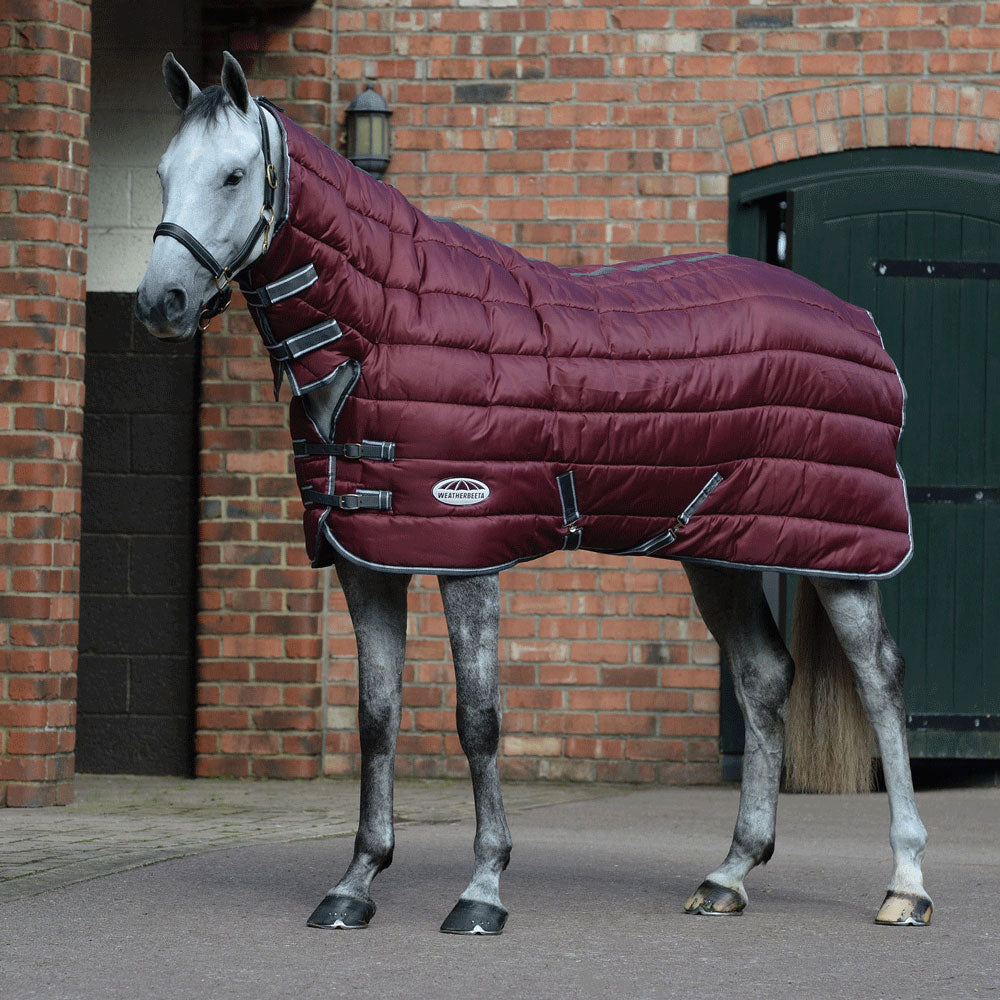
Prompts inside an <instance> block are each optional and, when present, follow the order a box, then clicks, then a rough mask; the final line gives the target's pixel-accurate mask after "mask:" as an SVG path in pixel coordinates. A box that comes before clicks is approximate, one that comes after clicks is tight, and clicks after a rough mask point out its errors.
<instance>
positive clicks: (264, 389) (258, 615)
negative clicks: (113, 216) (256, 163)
mask: <svg viewBox="0 0 1000 1000" xmlns="http://www.w3.org/2000/svg"><path fill="white" fill-rule="evenodd" d="M277 16H278V15H268V12H267V11H266V10H265V11H262V12H259V13H256V14H253V13H251V14H249V15H248V14H247V5H246V4H243V3H220V2H216V3H209V4H206V6H205V8H204V11H203V19H204V20H203V24H204V39H203V51H204V52H205V54H206V60H205V66H204V67H203V70H204V71H203V73H202V80H201V81H200V82H203V83H205V84H209V83H215V82H217V81H218V79H219V71H220V69H221V64H222V51H223V50H224V49H228V50H229V51H231V52H232V53H233V54H234V55H235V56H236V57H237V59H239V61H240V64H241V65H242V66H243V69H244V71H245V72H246V74H247V78H248V80H249V83H250V89H251V92H252V93H254V94H255V95H263V96H267V97H270V98H271V99H272V100H274V101H275V102H277V103H278V104H280V105H281V106H282V107H283V108H285V109H286V110H287V111H288V112H289V113H290V114H291V115H293V116H294V117H295V119H296V120H297V121H298V122H299V123H300V124H302V125H304V126H305V127H307V128H309V129H310V130H311V131H313V132H314V133H315V134H316V135H317V136H319V137H320V138H321V139H323V140H324V141H325V142H329V141H330V138H331V129H330V123H331V109H332V106H333V105H332V93H331V90H332V80H333V40H334V38H333V30H332V28H333V24H332V13H331V5H330V3H329V2H319V3H315V4H313V5H312V8H311V9H309V8H308V6H307V7H306V8H303V7H302V6H301V5H300V6H299V7H298V8H288V9H286V10H285V12H284V13H282V14H281V15H280V21H278V22H276V21H275V17H277ZM235 300H236V302H235V304H234V307H233V309H232V310H231V311H230V312H229V313H227V314H226V316H225V317H224V322H222V323H220V321H219V320H215V321H214V322H213V323H212V328H211V330H210V331H209V332H208V333H207V334H206V335H205V336H204V341H203V348H202V358H203V361H202V408H201V475H202V503H201V541H200V547H199V577H200V589H199V605H200V615H199V635H198V655H199V665H198V676H199V683H198V695H197V701H198V707H197V718H196V724H197V729H198V735H197V737H196V746H195V749H196V751H197V761H196V773H197V774H199V775H206V776H207V775H229V776H233V777H245V776H251V775H255V776H258V777H280V778H301V777H315V776H316V775H318V774H319V760H320V735H319V731H320V711H319V704H320V683H319V671H320V661H321V659H322V641H321V638H320V633H321V624H320V614H319V613H320V610H321V606H322V583H321V578H320V574H319V573H317V572H316V571H315V570H312V569H310V568H309V563H308V560H307V559H306V557H305V550H304V548H303V546H302V532H301V528H300V523H301V515H302V504H301V501H300V500H299V495H298V491H297V489H296V487H295V480H294V476H293V475H292V474H291V459H290V450H289V449H290V444H289V437H288V430H287V402H286V401H285V400H283V401H282V402H281V403H275V402H274V397H273V392H272V389H271V370H270V366H269V364H268V362H267V360H266V356H263V357H262V355H263V353H264V352H263V350H262V349H261V346H260V338H259V337H258V336H257V332H256V330H255V329H254V327H253V324H252V323H251V322H250V318H249V316H248V314H247V313H246V311H245V310H244V309H242V308H240V304H241V301H242V300H241V296H240V295H239V293H237V294H236V296H235ZM220 327H221V329H220ZM285 391H286V393H287V389H286V390H285ZM286 398H287V397H286Z"/></svg>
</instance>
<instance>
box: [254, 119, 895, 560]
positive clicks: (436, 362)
mask: <svg viewBox="0 0 1000 1000" xmlns="http://www.w3.org/2000/svg"><path fill="white" fill-rule="evenodd" d="M279 118H280V122H281V125H282V128H283V131H284V135H285V142H286V152H287V169H288V176H287V178H286V180H287V187H286V190H287V192H288V198H287V203H288V207H287V214H286V215H285V217H284V218H283V219H282V220H280V222H279V229H278V231H277V232H276V234H275V236H274V238H273V240H272V243H271V246H270V248H269V249H268V251H267V253H266V255H265V256H264V257H263V258H261V259H260V260H259V261H257V262H256V263H255V264H254V265H253V267H252V268H251V269H250V271H249V273H248V274H247V275H246V276H245V278H244V290H245V292H246V296H247V301H248V303H249V305H250V307H251V311H252V313H253V316H254V320H255V322H256V324H257V327H258V329H259V330H260V333H261V336H262V338H263V340H264V344H265V346H266V348H267V350H268V351H269V353H270V355H271V359H272V363H273V366H274V371H275V391H276V392H277V388H278V387H279V386H280V383H281V381H282V379H283V378H287V379H288V381H289V383H290V384H291V387H292V392H293V394H294V395H293V399H292V401H291V404H290V407H291V430H292V438H293V444H294V449H295V455H296V459H295V466H296V473H297V477H298V483H299V487H300V489H301V491H302V496H303V500H304V503H305V519H304V520H305V536H306V544H307V548H308V551H309V556H310V558H311V559H312V562H313V565H315V566H324V565H328V564H329V563H330V562H331V561H332V559H333V557H334V555H335V554H340V555H341V556H343V557H345V558H347V559H350V560H352V561H354V562H356V563H360V564H363V565H366V566H369V567H371V568H375V569H381V570H389V571H398V572H413V571H417V572H434V573H465V574H468V573H487V572H496V571H497V570H499V569H503V568H505V567H509V566H512V565H514V564H515V563H517V562H519V561H521V560H525V559H532V558H535V557H537V556H541V555H544V554H546V553H548V552H552V551H553V550H556V549H562V548H578V547H582V548H586V549H592V550H595V551H598V552H613V553H620V554H628V553H633V554H635V553H638V554H645V555H655V556H664V557H668V558H675V559H682V560H697V561H701V562H714V563H721V564H726V565H730V566H740V567H756V568H774V569H780V570H787V571H794V572H809V573H811V574H826V575H834V576H844V577H855V578H861V577H886V576H892V575H893V574H895V573H897V572H898V571H899V570H900V569H901V568H902V567H903V565H904V564H905V563H906V562H907V560H908V559H909V557H910V554H911V547H912V544H911V536H910V519H909V511H908V508H907V502H906V489H905V485H904V483H903V480H902V474H901V472H900V470H899V469H898V467H897V465H896V445H897V441H898V439H899V434H900V430H901V428H902V422H903V405H904V394H903V387H902V384H901V383H900V380H899V376H898V375H897V372H896V368H895V366H894V365H893V363H892V361H891V359H890V358H889V356H888V355H887V354H886V352H885V350H884V349H883V347H882V342H881V338H880V336H879V333H878V330H877V329H876V327H875V324H874V322H873V321H872V318H871V316H870V315H869V314H868V313H867V312H865V311H864V310H863V309H859V308H857V307H855V306H852V305H849V304H847V303H845V302H842V301H840V300H839V299H838V298H836V297H835V296H833V295H831V294H830V293H829V292H826V291H824V290H823V289H822V288H820V287H818V286H817V285H815V284H813V283H812V282H810V281H807V280H806V279H804V278H802V277H800V276H798V275H796V274H794V273H793V272H791V271H789V270H786V269H783V268H778V267H772V266H769V265H767V264H762V263H760V262H758V261H752V260H745V259H742V258H739V257H733V256H730V255H727V254H722V253H700V254H689V255H683V256H676V257H666V258H662V259H658V260H650V261H644V262H641V263H635V262H630V263H624V264H616V265H613V266H608V267H591V268H576V269H566V270H564V269H562V268H558V267H555V266H553V265H551V264H547V263H543V262H540V261H535V260H528V259H526V258H524V257H522V256H521V255H520V254H519V253H517V252H516V251H515V250H513V249H511V248H510V247H507V246H504V245H503V244H501V243H498V242H496V241H494V240H491V239H489V238H487V237H485V236H480V235H478V234H476V233H473V232H471V231H469V230H467V229H464V228H463V227H461V226H459V225H457V224H455V223H451V222H445V221H438V220H434V219H431V218H429V217H428V216H426V215H424V214H423V213H422V212H420V211H418V210H417V209H416V208H414V207H413V206H412V205H411V204H410V203H409V202H408V201H407V200H406V199H405V198H404V197H403V196H402V195H401V194H400V193H399V192H398V191H396V190H395V189H394V188H392V187H389V186H388V185H386V184H382V183H380V182H378V181H376V180H374V179H373V178H371V177H369V176H368V175H367V174H365V173H363V172H362V171H360V170H358V169H357V168H355V167H354V166H352V165H351V164H350V163H349V162H348V161H347V160H346V159H344V158H343V157H342V156H339V155H338V154H336V153H334V152H332V151H331V150H330V149H328V148H327V147H326V146H324V145H323V144H322V143H320V142H319V141H318V140H316V139H314V138H313V137H312V136H310V135H309V134H308V133H306V132H305V131H304V130H302V129H301V128H299V127H298V126H296V125H295V124H294V123H293V122H292V121H291V120H289V119H288V118H287V117H285V116H284V115H280V116H279ZM333 385H336V386H338V387H341V386H342V387H344V389H345V392H344V393H343V395H342V396H341V398H340V400H339V403H338V404H337V406H336V407H335V418H336V419H335V425H334V427H333V428H332V429H330V428H320V427H318V426H317V425H316V424H315V423H314V422H313V420H312V419H311V418H310V408H309V407H308V406H307V405H306V403H307V395H308V394H309V393H311V392H314V391H316V390H318V389H320V388H321V387H326V390H327V391H330V387H331V386H333Z"/></svg>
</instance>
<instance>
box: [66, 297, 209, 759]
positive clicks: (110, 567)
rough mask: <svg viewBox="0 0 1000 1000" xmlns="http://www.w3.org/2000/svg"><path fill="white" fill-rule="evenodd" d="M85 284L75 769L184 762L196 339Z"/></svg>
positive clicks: (190, 668) (191, 624)
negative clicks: (151, 324)
mask: <svg viewBox="0 0 1000 1000" xmlns="http://www.w3.org/2000/svg"><path fill="white" fill-rule="evenodd" d="M133 300H134V296H133V295H131V294H125V293H115V292H96V293H94V292H92V293H90V294H88V296H87V368H86V392H87V405H86V410H85V415H84V441H85V447H84V451H83V512H82V524H83V535H82V540H81V560H80V562H81V567H80V569H81V581H80V590H81V598H80V646H79V649H80V658H79V700H78V718H77V769H78V770H79V771H99V772H118V773H121V772H129V773H140V774H188V773H190V771H191V767H192V752H193V751H192V746H193V735H192V713H193V693H194V683H195V681H194V664H195V648H194V641H195V624H196V620H195V615H196V608H195V600H196V599H195V594H196V592H197V591H196V586H195V579H194V574H195V567H194V560H193V559H192V552H193V551H194V544H195V533H196V530H197V503H198V501H197V496H198V488H197V447H196V444H197V440H196V438H197V434H196V421H195V414H196V408H197V404H198V368H199V359H198V346H197V341H195V342H192V343H187V344H163V343H160V342H159V341H157V340H155V339H154V338H153V337H151V336H150V335H149V334H148V333H147V332H146V331H145V330H144V329H143V328H142V327H141V326H140V325H139V323H138V322H137V321H136V320H135V319H134V318H133V314H132V307H133Z"/></svg>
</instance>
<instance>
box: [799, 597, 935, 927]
mask: <svg viewBox="0 0 1000 1000" xmlns="http://www.w3.org/2000/svg"><path fill="white" fill-rule="evenodd" d="M812 583H813V585H814V586H815V588H816V592H817V594H818V595H819V599H820V601H821V602H822V604H823V607H824V608H825V609H826V613H827V616H828V617H829V619H830V623H831V625H833V629H834V631H835V632H836V634H837V638H838V639H839V640H840V644H841V646H842V647H843V649H844V653H845V655H846V656H847V659H848V660H849V662H850V664H851V667H852V668H853V670H854V677H855V683H856V685H857V689H858V694H859V695H860V696H861V703H862V705H864V708H865V713H866V714H867V715H868V719H869V721H870V722H871V724H872V728H873V729H874V730H875V736H876V738H877V740H878V748H879V754H880V755H881V757H882V771H883V774H884V776H885V787H886V791H887V792H888V797H889V812H890V817H891V819H890V827H889V842H890V844H891V845H892V857H893V873H892V878H891V880H890V881H889V891H888V893H887V894H886V897H885V901H884V902H883V903H882V906H881V908H880V909H879V911H878V915H877V916H876V918H875V920H876V922H877V923H880V924H915V925H922V924H928V923H930V919H931V911H932V904H931V900H930V898H929V897H928V895H927V893H926V891H925V890H924V882H923V874H922V872H921V861H922V859H923V855H924V847H925V846H926V844H927V832H926V830H925V829H924V825H923V823H921V822H920V817H919V816H918V815H917V804H916V802H915V801H914V798H913V781H912V778H911V776H910V756H909V752H908V750H907V745H906V709H905V707H904V704H903V657H902V655H901V654H900V652H899V649H898V647H897V646H896V643H895V642H894V641H893V639H892V636H891V635H890V634H889V630H888V629H887V628H886V625H885V619H884V618H883V617H882V608H881V606H880V605H879V599H878V591H877V589H876V585H875V584H874V583H869V582H866V581H850V580H849V581H843V580H827V579H821V578H816V579H812Z"/></svg>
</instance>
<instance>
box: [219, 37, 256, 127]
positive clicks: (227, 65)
mask: <svg viewBox="0 0 1000 1000" xmlns="http://www.w3.org/2000/svg"><path fill="white" fill-rule="evenodd" d="M222 89H223V90H225V92H226V93H227V94H228V95H229V98H230V100H231V101H232V102H233V104H235V105H236V107H238V108H239V109H240V111H242V112H243V114H249V112H250V88H249V87H247V78H246V77H245V76H244V75H243V67H242V66H241V65H240V64H239V63H238V62H237V61H236V60H235V59H234V58H233V57H232V56H231V55H230V54H229V53H228V52H223V53H222Z"/></svg>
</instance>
